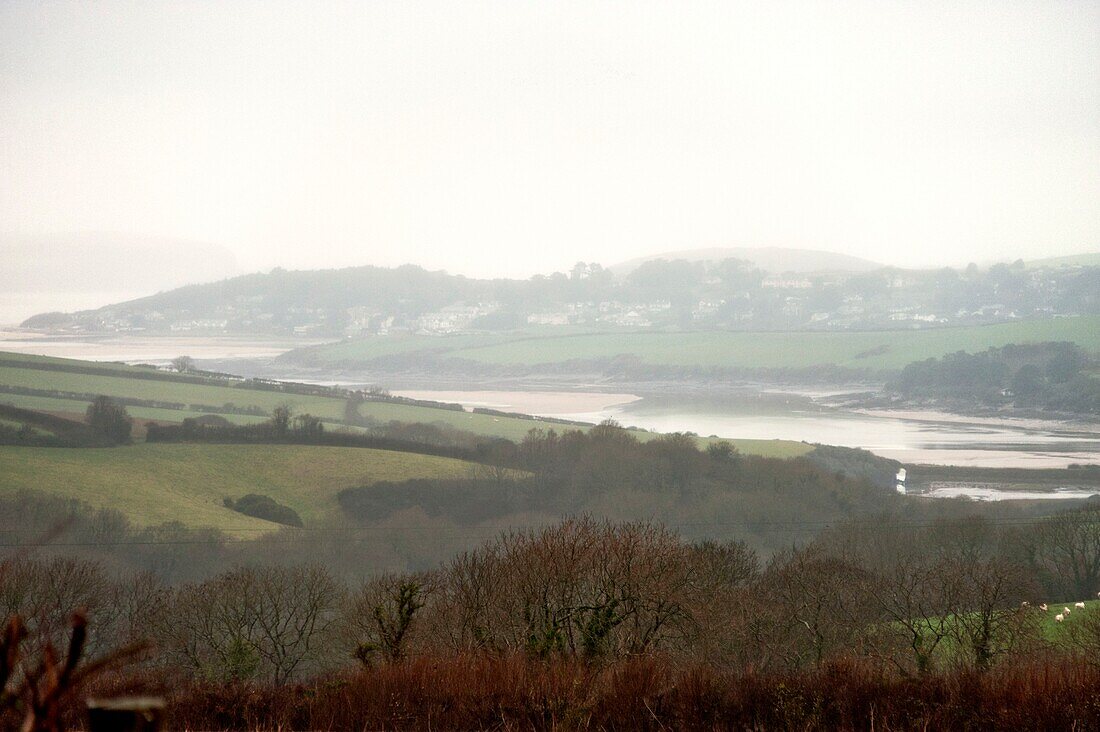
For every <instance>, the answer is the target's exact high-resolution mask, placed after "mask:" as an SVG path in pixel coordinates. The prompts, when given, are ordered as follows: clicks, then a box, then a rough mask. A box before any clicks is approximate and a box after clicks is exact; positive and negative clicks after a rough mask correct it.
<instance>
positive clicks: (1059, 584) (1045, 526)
mask: <svg viewBox="0 0 1100 732" xmlns="http://www.w3.org/2000/svg"><path fill="white" fill-rule="evenodd" d="M1030 548H1031V556H1032V561H1033V562H1034V564H1035V568H1036V570H1037V571H1038V572H1039V573H1040V576H1041V577H1042V579H1043V581H1044V582H1045V584H1046V585H1047V588H1048V590H1049V591H1050V592H1051V593H1053V594H1054V595H1055V596H1061V597H1063V598H1066V599H1069V598H1075V599H1078V598H1084V597H1091V596H1092V595H1093V594H1094V593H1095V592H1096V591H1097V590H1098V589H1100V509H1097V508H1094V507H1088V508H1084V509H1079V510H1074V511H1065V512H1062V513H1059V514H1055V515H1054V516H1050V517H1048V518H1046V519H1044V520H1043V521H1042V522H1041V523H1040V524H1039V526H1038V527H1037V529H1036V530H1035V532H1034V533H1033V534H1032V539H1031V542H1030Z"/></svg>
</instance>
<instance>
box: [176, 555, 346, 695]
mask: <svg viewBox="0 0 1100 732" xmlns="http://www.w3.org/2000/svg"><path fill="white" fill-rule="evenodd" d="M341 600H342V589H341V588H340V586H339V585H338V584H337V583H336V582H335V581H334V580H333V579H332V578H331V577H330V576H329V575H328V573H327V572H325V571H324V570H322V569H320V568H317V567H290V568H286V567H245V568H240V569H237V570H233V571H232V572H228V573H226V574H223V575H220V576H218V577H216V578H214V579H212V580H209V581H207V582H203V583H199V584H193V585H185V586H183V587H181V588H180V590H179V591H178V592H177V593H176V597H175V601H174V603H173V616H174V618H175V622H174V623H173V637H172V645H173V648H174V649H175V651H176V653H177V654H178V655H179V656H180V658H181V659H182V660H183V661H184V662H185V663H186V664H187V665H189V666H191V667H192V668H193V669H194V670H195V671H197V672H198V673H200V674H202V675H211V676H216V677H222V678H250V677H253V676H257V675H262V676H265V677H267V678H270V679H271V680H272V681H274V682H275V683H285V682H287V681H288V680H290V679H291V678H292V677H293V676H294V675H295V674H297V673H299V672H301V671H305V670H316V669H317V667H319V666H321V665H322V664H323V661H324V660H325V658H326V654H330V653H333V646H332V644H331V643H327V641H329V640H331V636H332V634H331V631H332V630H333V629H334V623H335V622H336V619H337V610H338V607H339V605H340V603H341Z"/></svg>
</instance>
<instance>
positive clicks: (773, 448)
mask: <svg viewBox="0 0 1100 732" xmlns="http://www.w3.org/2000/svg"><path fill="white" fill-rule="evenodd" d="M0 357H3V358H6V359H11V360H5V361H4V365H0V386H12V387H24V388H30V389H41V390H54V391H64V392H77V393H82V394H105V395H107V396H110V397H116V398H131V399H147V400H155V401H163V402H177V403H181V404H185V405H205V406H208V407H222V406H224V405H227V404H232V405H234V406H235V407H238V408H258V409H262V410H263V411H264V412H265V414H266V413H270V411H271V410H272V409H273V408H274V407H276V406H279V405H282V404H286V405H289V406H290V407H291V409H292V410H293V411H294V412H295V413H299V414H300V413H309V414H313V415H315V416H318V417H321V418H322V419H323V420H324V421H326V422H327V423H328V424H329V426H330V428H336V427H339V426H341V424H340V423H341V422H342V420H343V418H344V407H345V400H344V399H343V398H337V397H328V396H314V395H301V394H292V393H287V392H281V391H266V390H261V389H249V388H244V387H242V386H233V385H232V384H234V383H237V382H226V383H219V382H218V380H215V379H211V380H209V381H208V382H207V383H201V384H192V383H184V382H181V381H172V380H170V379H161V378H156V379H151V378H142V377H147V376H148V374H149V371H148V370H147V369H137V370H136V371H135V369H134V368H133V367H126V366H121V365H119V366H117V367H116V366H115V365H112V368H117V369H118V371H119V375H118V376H114V375H99V374H86V373H78V372H76V371H57V370H50V371H47V370H42V369H38V368H32V367H20V366H18V365H13V361H14V360H15V359H21V360H25V361H27V360H31V359H28V358H27V357H24V356H22V355H15V354H3V353H0ZM34 361H35V362H37V363H43V362H46V363H52V364H56V365H58V366H64V367H66V368H69V367H71V368H73V369H77V368H80V367H83V366H88V365H94V366H95V367H96V368H99V367H100V366H101V364H98V363H96V364H89V363H88V362H82V361H73V360H67V359H46V358H37V359H34ZM153 373H154V374H162V373H163V372H153ZM163 375H165V376H169V377H170V375H168V374H163ZM0 404H11V405H13V406H16V407H21V408H23V409H34V410H38V411H43V412H52V413H62V414H65V415H73V416H76V415H81V414H83V413H84V410H85V409H86V408H87V406H88V402H87V401H82V400H79V399H69V398H60V397H54V396H41V395H29V394H11V393H0ZM127 411H128V412H129V413H130V415H131V416H133V417H137V418H139V419H146V420H157V421H161V422H180V421H182V420H183V419H185V418H187V417H197V416H199V415H201V414H203V413H204V410H203V409H202V408H201V406H200V407H199V408H194V407H191V406H188V407H187V408H184V409H169V408H163V407H152V406H136V405H131V406H127ZM358 411H359V414H360V415H362V416H363V417H366V418H368V419H372V420H376V421H377V422H379V423H385V422H390V421H399V422H423V423H429V424H444V425H447V426H449V427H454V428H456V429H461V430H466V431H469V432H473V433H475V434H478V435H486V436H494V437H504V438H506V439H510V440H522V439H523V437H524V435H526V434H527V432H528V431H530V430H531V429H534V428H542V429H556V430H558V431H561V430H563V429H572V428H571V427H569V426H568V425H562V424H560V423H555V422H548V421H544V420H538V419H522V418H518V417H508V416H503V415H492V414H477V413H473V412H466V411H459V410H456V409H443V408H435V407H430V406H423V405H417V404H402V403H398V402H388V401H369V400H368V401H365V402H363V403H362V404H360V405H359V407H358ZM222 416H224V417H225V418H226V419H228V420H229V421H230V422H233V423H236V424H254V423H256V422H260V421H263V420H264V419H266V417H265V416H261V415H254V414H223V415H222ZM637 435H638V437H639V438H640V439H643V440H644V439H650V438H651V437H652V435H651V434H650V433H646V432H639V433H637ZM733 443H734V444H735V445H736V446H737V448H738V449H739V450H741V451H742V452H744V453H746V454H753V455H763V456H766V457H794V456H797V455H801V454H804V453H806V452H809V450H810V449H811V448H810V446H808V445H804V444H802V443H800V442H791V441H787V440H734V441H733Z"/></svg>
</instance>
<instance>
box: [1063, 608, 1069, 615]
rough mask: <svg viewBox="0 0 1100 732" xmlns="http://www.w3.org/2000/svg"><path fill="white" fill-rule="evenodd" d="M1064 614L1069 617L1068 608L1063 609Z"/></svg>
mask: <svg viewBox="0 0 1100 732" xmlns="http://www.w3.org/2000/svg"><path fill="white" fill-rule="evenodd" d="M1062 612H1064V613H1065V614H1066V615H1069V608H1068V607H1064V608H1062Z"/></svg>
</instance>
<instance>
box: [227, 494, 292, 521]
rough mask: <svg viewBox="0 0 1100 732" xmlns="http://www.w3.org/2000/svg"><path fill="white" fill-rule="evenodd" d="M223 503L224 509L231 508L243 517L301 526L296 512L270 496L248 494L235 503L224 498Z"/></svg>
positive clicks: (230, 499)
mask: <svg viewBox="0 0 1100 732" xmlns="http://www.w3.org/2000/svg"><path fill="white" fill-rule="evenodd" d="M224 503H225V507H226V508H231V509H233V510H234V511H236V512H237V513H243V514H244V515H245V516H252V517H253V518H258V519H264V520H265V521H274V522H275V523H277V524H283V525H284V526H295V527H297V528H302V526H303V523H302V517H301V516H299V515H298V512H297V511H295V510H294V509H293V508H291V507H290V506H284V505H283V504H281V503H279V502H278V501H276V500H275V499H274V498H272V497H271V496H265V495H262V494H260V493H249V494H248V495H246V496H243V497H242V498H241V499H240V500H237V501H234V500H233V499H232V498H226V499H225V501H224Z"/></svg>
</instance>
